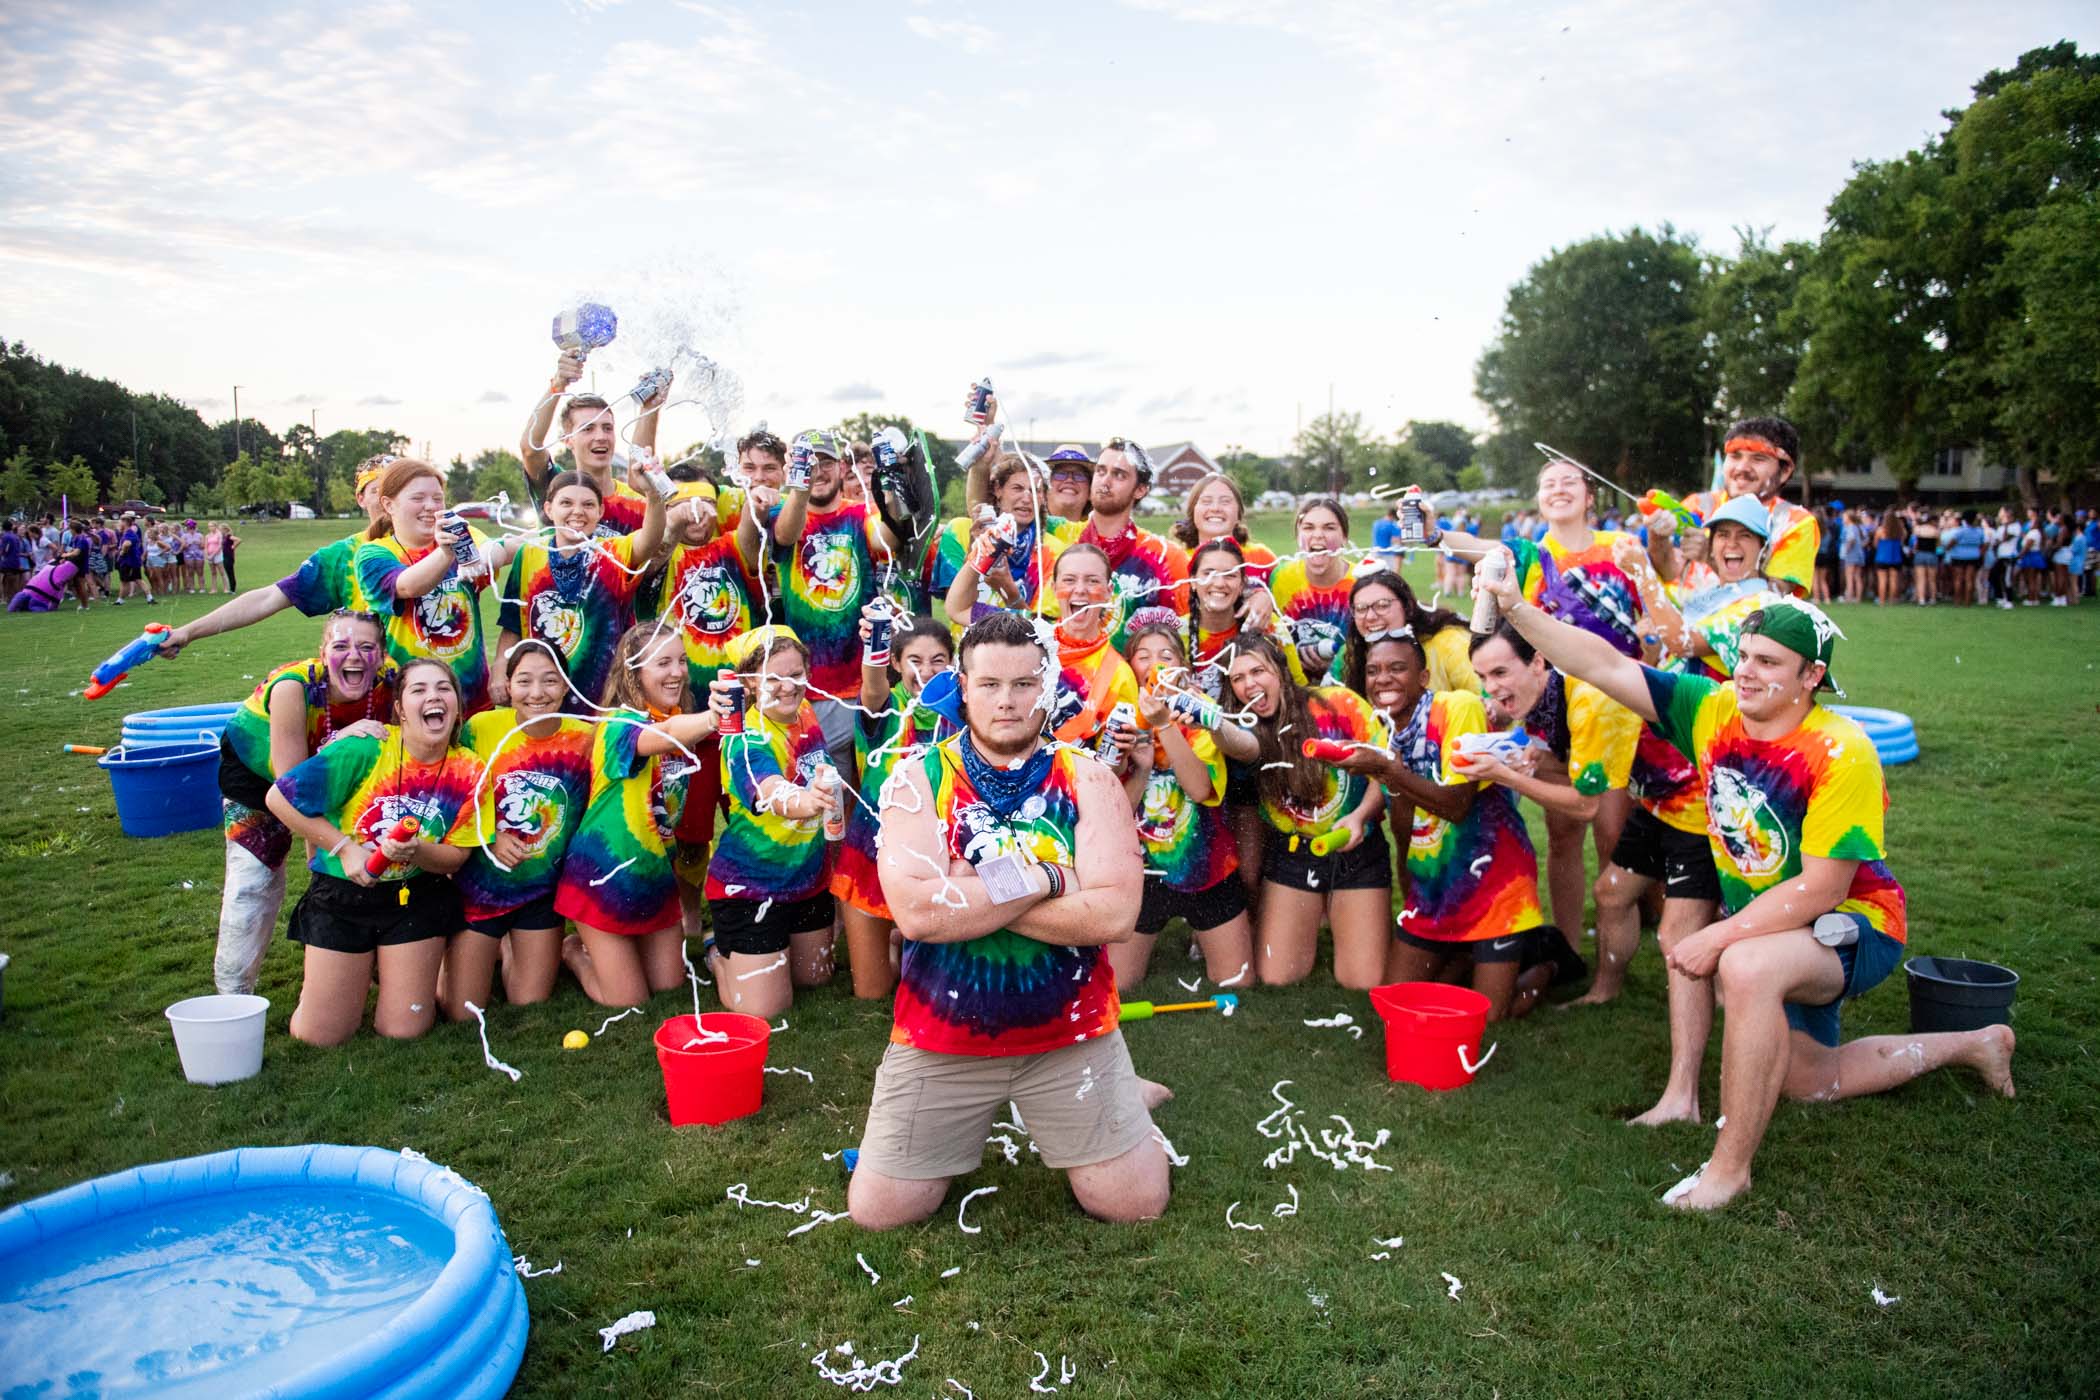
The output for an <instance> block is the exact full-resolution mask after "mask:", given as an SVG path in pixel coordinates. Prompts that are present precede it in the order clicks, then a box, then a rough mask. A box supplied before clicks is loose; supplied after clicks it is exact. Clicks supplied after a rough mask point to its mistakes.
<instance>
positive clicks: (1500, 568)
mask: <svg viewBox="0 0 2100 1400" xmlns="http://www.w3.org/2000/svg"><path fill="white" fill-rule="evenodd" d="M1478 572H1479V575H1480V577H1479V579H1478V580H1477V581H1476V582H1475V584H1474V588H1473V629H1472V630H1473V635H1474V636H1476V637H1485V636H1487V635H1488V634H1489V633H1491V632H1493V631H1494V630H1495V627H1496V625H1497V624H1498V623H1500V622H1501V621H1502V608H1501V605H1500V604H1498V603H1497V602H1496V601H1495V595H1494V594H1493V593H1491V592H1489V591H1488V588H1487V585H1488V584H1490V583H1500V582H1501V581H1502V580H1503V579H1505V578H1508V577H1509V551H1508V550H1506V549H1502V548H1500V547H1497V548H1495V549H1492V550H1489V551H1488V554H1487V557H1486V558H1484V559H1482V560H1481V561H1480V564H1479V569H1478Z"/></svg>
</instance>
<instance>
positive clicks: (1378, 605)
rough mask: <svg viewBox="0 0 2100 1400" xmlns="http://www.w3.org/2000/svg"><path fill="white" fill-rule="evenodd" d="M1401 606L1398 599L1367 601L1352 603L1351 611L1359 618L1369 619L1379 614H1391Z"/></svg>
mask: <svg viewBox="0 0 2100 1400" xmlns="http://www.w3.org/2000/svg"><path fill="white" fill-rule="evenodd" d="M1399 606H1400V600H1399V599H1398V598H1378V599H1366V600H1365V601H1363V602H1361V603H1351V604H1350V605H1349V611H1350V612H1352V613H1354V614H1355V615H1356V616H1358V617H1369V616H1372V615H1375V614H1378V613H1389V612H1391V611H1392V610H1393V609H1395V608H1397V607H1399Z"/></svg>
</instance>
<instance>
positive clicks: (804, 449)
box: [787, 438, 817, 491]
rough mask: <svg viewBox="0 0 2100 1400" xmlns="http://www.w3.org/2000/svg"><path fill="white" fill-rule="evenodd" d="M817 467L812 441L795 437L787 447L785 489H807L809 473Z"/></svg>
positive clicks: (814, 447) (815, 452)
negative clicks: (808, 441)
mask: <svg viewBox="0 0 2100 1400" xmlns="http://www.w3.org/2000/svg"><path fill="white" fill-rule="evenodd" d="M816 468H817V449H816V446H815V445H814V444H812V443H807V442H804V441H802V440H801V439H800V438H797V439H796V440H795V441H794V442H793V443H791V444H790V445H789V447H788V460H787V489H788V490H790V491H807V490H808V489H809V478H810V474H811V473H812V472H814V471H815V470H816Z"/></svg>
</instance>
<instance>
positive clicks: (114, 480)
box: [109, 457, 146, 501]
mask: <svg viewBox="0 0 2100 1400" xmlns="http://www.w3.org/2000/svg"><path fill="white" fill-rule="evenodd" d="M145 489H146V488H145V483H144V482H142V481H141V480H139V474H138V469H137V468H135V467H133V466H132V465H131V459H130V458H129V457H125V458H121V459H119V460H118V462H117V469H116V470H115V471H114V472H111V473H110V477H109V498H110V500H112V501H143V500H145V499H146V498H145V496H144V495H142V494H141V493H142V492H143V491H144V490H145Z"/></svg>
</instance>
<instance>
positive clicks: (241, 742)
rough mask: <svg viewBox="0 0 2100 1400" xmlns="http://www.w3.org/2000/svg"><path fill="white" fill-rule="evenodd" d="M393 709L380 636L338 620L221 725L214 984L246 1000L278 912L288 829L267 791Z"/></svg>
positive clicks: (343, 617)
mask: <svg viewBox="0 0 2100 1400" xmlns="http://www.w3.org/2000/svg"><path fill="white" fill-rule="evenodd" d="M393 708H394V667H393V664H392V663H391V662H389V661H388V660H387V659H386V635H385V632H384V631H383V629H382V628H381V625H380V622H379V619H378V618H376V617H373V616H372V615H371V614H370V613H357V612H347V611H345V612H337V613H332V614H330V615H329V616H328V617H327V618H326V619H325V620H324V621H323V622H322V624H321V650H320V654H319V655H318V656H314V657H309V658H307V659H306V660H304V661H294V662H291V663H289V664H287V665H284V666H279V667H278V668H277V669H276V670H274V671H272V672H270V674H269V675H267V676H265V677H264V678H263V682H262V684H261V685H259V686H257V687H256V688H255V693H254V694H253V695H250V696H249V697H248V699H247V702H246V703H245V704H243V705H242V706H241V708H240V709H238V710H236V711H235V712H234V715H233V718H232V719H230V720H228V721H227V723H226V732H225V735H224V737H222V738H221V739H220V741H219V795H220V797H221V799H222V800H223V805H224V808H225V826H226V891H225V894H224V896H223V897H222V899H221V901H220V905H219V946H218V952H217V954H216V955H215V956H214V958H213V959H212V980H213V982H214V983H216V984H217V986H218V989H219V990H220V991H221V992H225V993H237V992H252V991H254V990H255V980H256V977H257V975H258V974H259V973H260V972H261V971H262V962H263V955H264V954H265V953H267V952H268V951H269V949H270V931H271V930H272V929H273V928H275V927H276V925H277V911H278V910H279V908H281V907H282V906H283V904H284V858H285V855H286V854H287V853H288V852H289V851H290V849H291V845H292V833H291V830H290V829H289V828H288V827H286V826H285V824H284V823H283V822H281V821H279V820H278V819H277V818H276V817H275V816H273V815H272V814H271V813H270V810H269V808H268V807H267V806H266V805H265V803H264V799H265V796H266V795H267V794H268V792H269V790H270V784H271V783H273V782H275V781H276V780H277V779H278V778H279V777H280V776H282V775H283V774H285V773H289V772H290V771H291V770H292V769H294V768H296V767H298V766H299V765H300V764H301V763H304V762H305V761H306V760H307V759H308V758H309V757H311V756H312V755H313V754H314V753H315V752H316V751H317V750H319V749H320V748H322V747H323V746H324V745H326V744H329V743H331V742H332V741H334V740H336V739H340V738H342V737H343V736H344V735H346V734H357V733H366V734H374V735H377V734H380V733H383V732H385V728H386V722H385V721H386V716H387V715H388V714H390V713H392V711H393Z"/></svg>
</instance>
